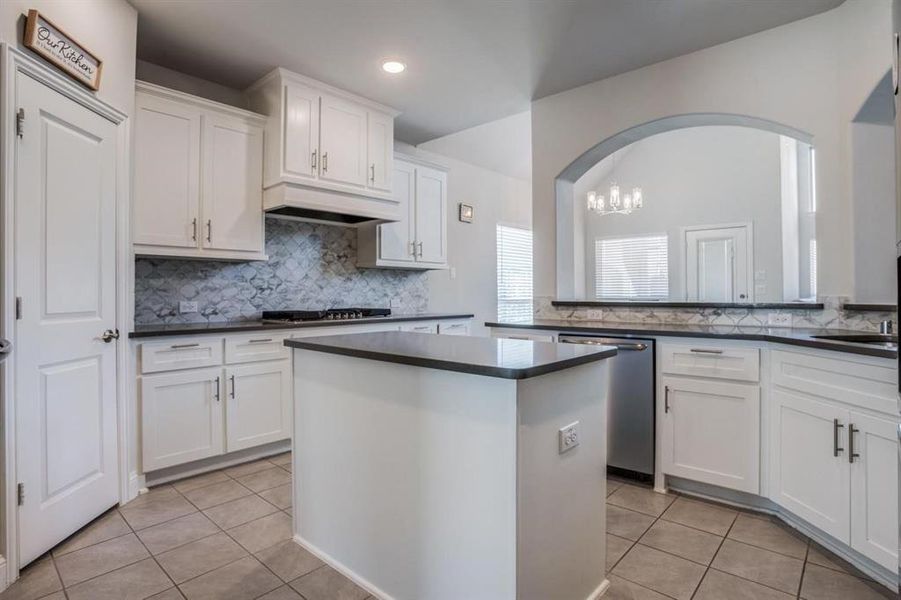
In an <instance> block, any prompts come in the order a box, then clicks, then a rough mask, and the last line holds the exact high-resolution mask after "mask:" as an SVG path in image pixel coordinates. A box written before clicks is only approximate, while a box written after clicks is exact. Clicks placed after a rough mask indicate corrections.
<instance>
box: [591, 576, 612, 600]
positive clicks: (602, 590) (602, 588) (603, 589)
mask: <svg viewBox="0 0 901 600" xmlns="http://www.w3.org/2000/svg"><path fill="white" fill-rule="evenodd" d="M609 589H610V580H609V579H605V580H604V581H602V582H601V585H599V586H598V587H597V589H596V590H594V591H593V592H591V594H590V595H589V596H588V598H586V599H585V600H597V599H598V598H600V597H601V596H603V595H604V594H606V593H607V590H609Z"/></svg>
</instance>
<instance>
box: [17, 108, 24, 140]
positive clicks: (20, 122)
mask: <svg viewBox="0 0 901 600" xmlns="http://www.w3.org/2000/svg"><path fill="white" fill-rule="evenodd" d="M16 135H17V136H19V137H22V136H24V135H25V109H24V108H20V109H19V110H18V112H16Z"/></svg>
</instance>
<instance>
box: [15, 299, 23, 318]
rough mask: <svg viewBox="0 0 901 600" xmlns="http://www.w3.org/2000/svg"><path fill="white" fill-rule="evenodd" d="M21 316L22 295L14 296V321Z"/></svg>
mask: <svg viewBox="0 0 901 600" xmlns="http://www.w3.org/2000/svg"><path fill="white" fill-rule="evenodd" d="M21 318H22V297H21V296H16V321H18V320H19V319H21Z"/></svg>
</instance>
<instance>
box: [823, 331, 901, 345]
mask: <svg viewBox="0 0 901 600" xmlns="http://www.w3.org/2000/svg"><path fill="white" fill-rule="evenodd" d="M811 337H814V338H816V339H818V340H832V341H834V342H851V343H854V344H872V345H877V346H886V347H897V346H898V336H895V335H886V334H881V333H846V334H840V335H814V336H811Z"/></svg>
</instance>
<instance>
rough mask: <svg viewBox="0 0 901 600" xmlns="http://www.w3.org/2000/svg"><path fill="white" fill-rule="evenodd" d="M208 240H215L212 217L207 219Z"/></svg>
mask: <svg viewBox="0 0 901 600" xmlns="http://www.w3.org/2000/svg"><path fill="white" fill-rule="evenodd" d="M206 241H208V242H212V241H213V220H212V219H207V220H206Z"/></svg>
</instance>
